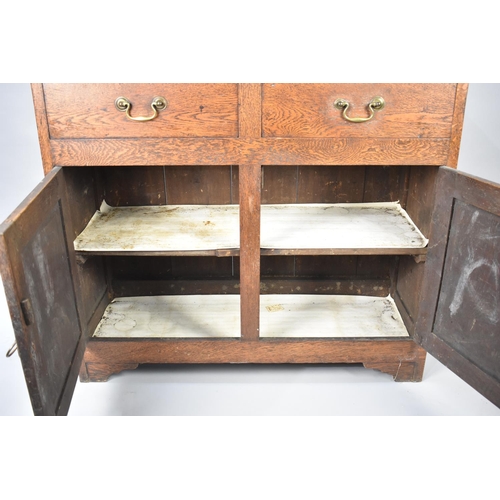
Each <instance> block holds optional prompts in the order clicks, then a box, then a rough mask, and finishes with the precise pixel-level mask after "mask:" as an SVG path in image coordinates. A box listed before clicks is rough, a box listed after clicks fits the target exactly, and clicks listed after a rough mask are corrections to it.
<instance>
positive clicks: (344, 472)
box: [0, 0, 500, 500]
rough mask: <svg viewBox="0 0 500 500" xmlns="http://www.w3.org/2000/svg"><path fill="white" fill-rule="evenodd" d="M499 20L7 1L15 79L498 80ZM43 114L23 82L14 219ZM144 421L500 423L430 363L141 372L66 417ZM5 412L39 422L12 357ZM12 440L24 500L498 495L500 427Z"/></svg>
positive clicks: (487, 131) (132, 427) (195, 425)
mask: <svg viewBox="0 0 500 500" xmlns="http://www.w3.org/2000/svg"><path fill="white" fill-rule="evenodd" d="M494 6H495V4H494V3H493V2H491V1H487V0H475V1H474V2H467V1H465V2H449V1H443V0H420V1H419V2H417V3H415V2H413V3H412V2H399V3H397V2H389V1H386V0H379V1H378V2H376V3H374V2H364V1H362V0H351V1H350V2H338V1H335V0H333V1H331V2H325V1H323V0H322V1H320V0H308V1H307V2H300V1H293V0H292V1H289V2H283V1H279V0H252V1H251V2H246V1H245V0H239V1H237V2H234V1H233V2H225V1H223V0H210V1H206V0H204V1H201V2H199V1H195V0H184V1H183V2H178V1H175V0H174V1H169V2H162V3H158V2H153V1H151V0H142V1H141V2H129V3H128V4H123V3H122V4H118V3H116V2H112V1H109V0H108V1H103V0H98V1H97V0H88V1H86V2H84V3H83V2H72V3H68V2H66V3H64V4H62V3H61V2H52V1H50V0H46V1H44V2H37V3H36V2H27V1H26V0H18V1H16V2H4V5H3V6H2V8H1V15H2V29H1V30H0V80H1V81H5V82H17V81H21V82H23V81H24V82H27V81H61V82H106V81H108V82H115V81H125V82H137V81H152V82H155V81H173V82H203V81H214V82H224V81H229V82H236V81H239V82H245V81H248V82H260V81H267V82H269V81H278V82H280V81H281V82H377V81H378V82H384V81H385V82H387V81H391V82H457V81H458V82H460V81H464V82H467V81H469V82H499V81H500V65H499V64H498V15H497V12H496V9H495V8H494ZM19 93H20V94H19ZM498 95H499V86H498V85H495V86H481V85H471V87H470V92H469V103H468V105H467V112H466V117H465V119H466V123H465V129H464V135H463V141H462V153H461V156H460V160H459V168H460V169H462V170H467V171H472V172H475V173H477V174H478V175H480V176H482V177H486V178H490V179H491V180H496V181H497V182H499V181H500V180H499V177H498V171H499V168H500V158H499V144H500V140H499V136H500V129H499V123H500V122H499V121H498V117H499V116H500V109H499V99H498ZM30 99H31V98H30V96H29V90H28V88H27V87H26V86H24V87H22V89H21V88H20V87H16V88H15V89H12V88H8V87H2V88H1V91H0V100H1V107H0V143H1V154H0V176H1V180H0V192H1V193H0V207H1V208H0V211H1V213H2V214H5V213H7V212H9V211H10V210H11V209H12V208H14V207H15V206H17V204H18V203H19V202H20V201H21V199H22V198H23V197H24V195H25V194H27V190H28V189H29V187H30V186H33V185H34V184H35V183H36V181H37V180H39V179H41V177H42V171H41V165H40V163H39V154H38V150H37V148H38V146H37V140H36V132H35V127H34V120H33V111H32V108H31V102H30ZM2 218H3V215H2ZM2 307H3V309H1V308H2ZM5 307H6V306H5V302H4V300H3V299H2V298H1V297H0V318H2V319H1V323H0V328H1V330H0V343H1V348H2V350H5V349H6V348H7V347H9V346H10V345H11V342H12V341H13V333H12V328H11V325H10V320H9V319H8V314H7V311H6V309H5ZM0 359H2V358H1V356H0ZM135 412H137V413H140V412H144V413H155V412H158V413H163V414H165V415H168V414H173V413H175V412H179V413H183V414H197V413H198V414H220V413H222V414H224V413H228V414H229V413H231V412H234V413H242V414H245V413H248V414H252V413H257V414H258V413H261V414H276V415H278V414H287V413H288V414H308V415H320V414H323V415H337V414H347V415H374V414H376V415H394V414H398V415H424V414H434V415H463V414H466V415H472V414H475V415H487V414H489V413H490V414H494V415H497V416H498V409H496V408H494V407H493V406H492V405H490V404H489V403H487V402H485V400H484V398H482V397H481V396H479V395H478V394H477V393H476V392H475V391H473V390H472V389H470V388H469V387H468V386H467V384H465V383H463V382H461V381H460V380H459V379H457V378H456V377H454V376H453V375H452V374H451V372H449V371H448V370H446V369H445V368H443V367H442V365H440V364H439V363H437V362H435V361H434V360H433V359H432V358H431V357H428V361H427V366H426V370H425V373H424V381H423V382H422V383H420V384H396V383H394V382H392V381H391V380H390V377H388V376H387V375H383V374H377V373H376V372H372V371H370V370H364V369H361V368H359V369H358V368H352V369H349V370H347V368H344V367H326V368H324V367H316V368H311V369H309V368H302V367H277V368H259V367H257V368H248V367H244V366H229V367H214V368H211V369H208V370H207V369H205V368H204V367H189V368H186V369H185V370H184V368H183V369H181V370H173V371H172V370H170V371H169V370H168V369H167V370H165V371H163V370H162V369H161V370H155V369H153V370H149V371H148V370H145V371H144V372H141V371H135V372H131V373H130V374H123V375H122V376H119V377H115V379H114V380H111V381H110V382H108V383H107V384H88V385H82V384H79V385H78V386H77V389H76V392H75V397H74V400H73V405H72V409H71V412H70V413H71V414H74V415H75V414H85V415H89V414H92V413H94V414H100V415H105V414H112V413H117V414H118V413H122V414H131V413H135ZM2 413H3V414H14V415H21V414H25V415H29V414H30V413H31V409H30V406H29V399H28V394H27V391H26V388H25V386H24V382H23V378H22V373H21V367H20V363H19V360H18V358H15V357H14V358H13V359H10V360H6V359H5V358H3V359H2V361H0V415H1V414H2ZM0 426H1V427H0V429H1V430H2V435H1V445H2V448H1V449H2V454H1V467H0V477H2V479H3V491H4V492H5V495H6V496H7V497H8V498H11V497H12V498H29V497H37V498H38V497H41V496H50V498H52V499H59V498H61V499H62V498H67V497H68V495H71V497H72V498H76V499H80V498H82V499H83V498H85V499H86V500H87V499H88V498H89V496H92V498H93V500H96V499H100V498H106V500H108V499H109V498H118V497H119V498H120V499H128V498H130V499H134V500H135V499H137V498H149V497H154V498H156V497H158V496H160V497H161V498H165V497H166V498H175V499H176V500H177V499H185V498H188V499H191V498H193V499H196V500H198V499H200V498H209V499H210V498H213V497H217V499H218V500H223V499H231V500H234V499H238V500H240V499H252V500H255V499H256V498H259V500H262V499H271V498H272V499H273V500H275V499H277V498H280V499H281V498H287V500H288V499H294V498H300V499H301V500H302V499H304V498H308V499H323V498H336V497H338V498H349V499H358V498H363V499H364V498H370V499H373V500H375V499H378V498H380V499H384V500H392V499H399V498H401V497H402V496H404V497H405V498H406V499H419V500H420V499H422V498H424V497H427V498H445V499H448V498H495V497H496V496H498V479H497V477H498V460H495V457H496V455H497V454H498V453H497V452H498V449H499V446H500V433H499V432H498V420H497V418H485V417H460V418H458V417H454V418H443V417H434V418H428V417H425V418H424V417H399V418H398V417H396V418H394V417H391V416H386V417H371V418H366V417H359V418H357V417H352V416H349V417H341V416H328V417H321V418H318V417H316V418H314V417H286V418H276V417H267V418H262V417H249V418H241V417H239V418H231V417H219V418H211V417H204V418H189V417H184V418H177V417H162V418H147V419H145V418H126V419H124V418H109V417H108V418H102V417H93V418H85V419H79V418H72V419H65V420H63V419H29V420H27V419H25V418H9V417H3V418H0Z"/></svg>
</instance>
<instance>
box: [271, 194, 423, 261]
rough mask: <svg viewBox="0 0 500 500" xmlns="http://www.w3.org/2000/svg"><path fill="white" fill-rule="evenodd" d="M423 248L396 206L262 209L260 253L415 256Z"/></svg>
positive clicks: (415, 229)
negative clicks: (407, 254)
mask: <svg viewBox="0 0 500 500" xmlns="http://www.w3.org/2000/svg"><path fill="white" fill-rule="evenodd" d="M427 243H428V240H427V239H426V238H425V237H424V235H423V234H422V233H421V232H420V230H419V229H418V227H417V226H416V225H415V224H414V223H413V221H412V220H411V219H410V217H409V216H408V214H407V213H406V211H405V210H404V209H403V208H402V207H401V205H400V204H399V203H398V202H392V203H336V204H293V205H264V206H263V207H262V228H261V247H262V248H263V252H262V253H263V254H273V253H274V254H281V255H291V254H299V253H300V254H307V253H310V254H318V253H331V254H356V255H360V254H370V255H371V254H404V253H410V254H419V253H425V252H426V249H425V247H426V246H427Z"/></svg>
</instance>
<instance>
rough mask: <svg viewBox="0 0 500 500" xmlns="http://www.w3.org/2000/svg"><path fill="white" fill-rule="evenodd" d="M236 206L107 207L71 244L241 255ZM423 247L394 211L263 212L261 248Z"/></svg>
mask: <svg viewBox="0 0 500 500" xmlns="http://www.w3.org/2000/svg"><path fill="white" fill-rule="evenodd" d="M239 231H240V229H239V207H238V205H164V206H144V207H110V206H109V205H107V204H106V203H103V205H102V207H101V209H100V210H99V211H97V212H96V213H95V214H94V216H93V217H92V219H91V221H90V222H89V224H88V225H87V227H86V228H85V230H84V231H83V232H82V233H81V234H80V235H79V236H78V237H77V238H76V240H75V243H74V245H75V250H77V251H79V252H106V251H109V252H121V251H136V252H137V251H144V252H146V251H189V250H193V251H196V250H218V249H232V248H239V243H240V236H239ZM427 243H428V240H427V239H426V238H425V237H424V236H423V235H422V233H421V232H420V231H419V229H418V228H417V227H416V226H415V224H413V222H412V221H411V219H410V218H409V216H408V214H407V213H406V211H405V210H403V209H402V208H401V205H400V204H399V203H397V202H393V203H337V204H295V205H262V213H261V247H262V248H274V249H315V248H319V249H321V248H353V249H356V248H424V247H425V246H427Z"/></svg>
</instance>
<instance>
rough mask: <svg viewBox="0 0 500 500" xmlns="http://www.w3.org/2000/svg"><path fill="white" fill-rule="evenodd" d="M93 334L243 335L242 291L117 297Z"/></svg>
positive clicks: (114, 336)
mask: <svg viewBox="0 0 500 500" xmlns="http://www.w3.org/2000/svg"><path fill="white" fill-rule="evenodd" d="M93 336H94V337H96V338H99V337H106V338H234V337H239V336H240V296H239V295H162V296H153V297H150V296H148V297H122V298H117V299H114V300H113V301H112V302H111V304H109V305H108V307H107V308H106V310H105V311H104V315H103V317H102V319H101V321H100V323H99V324H98V325H97V328H96V330H95V332H94V335H93Z"/></svg>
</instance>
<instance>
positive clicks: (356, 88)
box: [33, 83, 467, 172]
mask: <svg viewBox="0 0 500 500" xmlns="http://www.w3.org/2000/svg"><path fill="white" fill-rule="evenodd" d="M466 91H467V86H466V85H463V84H462V85H460V86H459V85H456V84H333V83H332V84H314V85H312V84H311V85H306V84H268V85H260V84H239V85H237V84H182V85H181V84H176V85H174V84H50V85H49V84H44V85H42V84H34V85H33V96H34V102H35V110H36V115H37V124H38V127H39V136H40V142H41V147H42V150H43V160H44V169H45V171H46V172H48V171H49V170H50V169H51V168H52V167H53V166H55V165H58V166H88V165H96V166H99V165H103V166H104V165H107V166H116V165H140V166H142V165H234V164H248V163H256V164H260V165H435V166H440V165H448V166H451V167H455V166H456V161H457V158H458V149H459V145H460V135H461V130H462V121H463V110H464V107H465V98H466ZM378 95H381V96H382V97H384V99H385V100H386V105H385V108H384V109H383V110H381V111H379V112H377V113H376V114H375V116H374V117H373V119H372V120H370V121H368V122H364V123H351V122H349V121H347V120H346V119H344V118H343V117H342V111H341V110H338V109H336V108H335V107H334V106H333V102H334V101H335V99H336V98H339V97H340V98H345V99H347V100H349V102H350V104H351V107H350V109H349V112H348V113H347V116H349V117H366V116H367V115H368V111H367V105H368V102H369V100H370V99H371V98H372V97H374V96H378ZM121 96H123V97H127V98H128V99H129V100H130V101H131V102H132V108H131V110H130V114H131V117H133V118H136V117H138V116H145V117H147V116H151V115H152V114H153V111H152V108H151V101H152V99H153V97H156V96H161V97H164V98H165V99H166V100H167V101H168V105H167V107H166V109H164V110H162V111H160V112H159V114H158V116H157V117H156V118H155V119H153V120H151V121H146V122H137V121H133V120H131V119H130V118H127V116H126V114H125V113H124V112H121V111H119V110H117V109H116V108H115V104H114V103H115V99H116V98H117V97H121Z"/></svg>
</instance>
